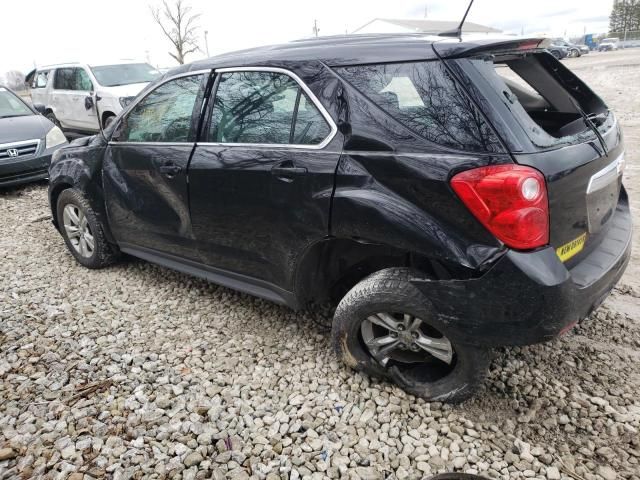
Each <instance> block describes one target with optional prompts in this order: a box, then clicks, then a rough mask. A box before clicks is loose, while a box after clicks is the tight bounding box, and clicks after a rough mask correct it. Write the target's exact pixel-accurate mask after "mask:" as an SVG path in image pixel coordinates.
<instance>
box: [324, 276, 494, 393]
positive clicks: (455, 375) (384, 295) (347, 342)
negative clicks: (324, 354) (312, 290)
mask: <svg viewBox="0 0 640 480" xmlns="http://www.w3.org/2000/svg"><path fill="white" fill-rule="evenodd" d="M411 275H412V272H411V270H409V269H406V268H392V269H387V270H382V271H380V272H377V273H374V274H373V275H371V276H370V277H368V278H366V279H365V280H363V281H362V282H360V283H359V284H357V285H356V286H355V287H354V288H353V289H351V291H349V293H347V295H345V297H344V298H343V299H342V301H341V302H340V304H339V305H338V308H337V310H336V313H335V316H334V322H333V333H332V336H333V344H334V348H335V350H336V352H337V354H338V357H339V358H341V359H342V360H343V361H344V362H345V363H346V364H347V365H349V366H350V367H352V368H355V369H356V370H360V371H363V372H366V373H368V374H371V375H374V376H381V377H385V378H388V379H391V380H393V381H394V382H395V383H396V384H398V385H399V386H400V387H401V388H403V389H404V390H406V391H407V392H409V393H411V394H414V395H416V396H419V397H422V398H425V399H427V400H438V401H449V402H459V401H462V400H464V399H466V398H468V397H470V396H471V395H472V394H473V392H474V391H475V389H476V388H477V387H478V386H479V385H480V384H481V383H482V381H483V380H484V377H485V375H486V371H487V368H488V365H489V355H488V352H487V350H485V349H481V348H478V347H474V346H470V345H464V344H461V343H459V342H456V341H455V340H454V339H452V338H450V337H449V336H448V335H447V328H446V327H445V326H443V325H441V324H440V322H438V321H437V319H436V316H435V315H434V312H433V309H432V307H431V306H430V304H429V301H428V299H427V298H425V297H424V295H422V294H421V293H420V292H419V291H418V289H417V288H416V287H415V286H413V285H412V284H411V283H410V281H409V278H410V277H411Z"/></svg>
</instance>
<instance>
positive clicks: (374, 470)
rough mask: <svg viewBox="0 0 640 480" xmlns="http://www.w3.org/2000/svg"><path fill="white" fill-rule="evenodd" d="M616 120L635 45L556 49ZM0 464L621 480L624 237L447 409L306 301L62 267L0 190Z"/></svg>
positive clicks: (628, 452)
mask: <svg viewBox="0 0 640 480" xmlns="http://www.w3.org/2000/svg"><path fill="white" fill-rule="evenodd" d="M566 64H567V65H569V66H571V67H572V68H575V69H576V71H577V72H578V73H579V74H580V75H581V76H582V77H583V78H585V80H587V81H588V82H589V83H590V84H591V85H593V86H594V87H595V89H596V90H597V91H598V92H599V93H600V94H601V95H603V97H604V98H605V99H606V101H607V102H608V103H609V105H610V106H611V107H612V108H613V109H614V110H615V111H616V114H617V115H618V118H619V119H620V121H621V123H622V124H623V126H624V127H625V133H626V142H627V161H628V164H629V168H628V170H627V173H626V175H627V181H626V183H627V186H628V188H629V190H630V192H631V195H632V196H633V198H632V201H633V209H634V211H635V213H636V218H640V216H639V215H638V209H639V207H640V192H639V190H640V180H639V179H638V178H639V177H638V165H640V156H639V154H638V148H639V147H640V116H639V114H638V111H640V89H639V88H638V83H637V78H638V75H639V74H640V50H635V51H624V52H616V53H607V54H590V55H589V56H588V57H586V58H580V59H572V60H571V61H568V62H566ZM0 212H2V213H1V216H0V229H1V231H2V236H0V258H1V259H2V263H1V264H0V275H1V279H2V282H1V284H0V352H1V354H0V478H31V477H40V476H43V477H45V478H69V479H73V480H77V479H82V478H84V479H89V478H103V477H109V478H114V479H123V478H142V477H145V478H147V477H148V478H183V479H194V478H215V479H221V478H237V479H241V478H249V477H251V478H268V479H275V478H291V479H296V478H300V477H311V478H326V477H330V478H338V477H346V478H363V479H377V478H422V477H424V476H428V475H430V474H434V473H436V472H442V471H445V470H456V471H466V472H471V473H474V472H477V473H481V474H484V475H486V476H489V477H494V478H503V479H515V478H548V479H551V480H554V479H559V478H567V479H568V478H574V479H576V480H591V479H601V478H602V479H605V480H614V479H616V478H618V479H620V478H627V479H640V434H639V433H638V430H639V429H640V396H639V393H638V392H639V391H640V373H639V369H638V366H639V365H640V324H639V321H638V318H639V316H638V312H639V308H638V305H639V302H638V297H639V296H640V285H639V281H640V275H638V265H639V263H640V262H638V259H639V255H640V252H639V251H638V245H639V244H640V242H638V241H637V240H636V247H635V250H634V260H633V263H632V264H631V266H630V268H629V270H628V272H627V274H626V275H625V277H624V278H623V280H622V282H621V283H620V285H619V286H618V288H616V290H615V291H614V293H613V295H612V296H611V297H610V298H609V299H608V300H607V301H606V302H605V304H604V305H603V306H602V307H601V308H600V309H598V310H597V311H596V312H595V313H594V314H593V315H592V316H591V318H589V319H588V320H587V321H586V322H584V323H583V324H582V325H581V326H579V327H577V328H576V329H574V330H573V331H572V332H570V333H569V334H568V335H566V336H565V337H563V338H561V339H558V340H556V341H554V342H551V343H549V344H546V345H537V346H532V347H528V348H509V349H501V350H499V351H497V352H496V357H495V360H494V362H493V364H492V367H491V372H490V374H489V378H488V380H487V382H486V386H485V388H484V389H483V390H482V391H481V392H480V393H479V395H478V396H477V397H476V398H475V399H473V400H470V401H468V402H466V403H465V404H462V405H458V406H449V405H443V404H439V403H427V402H425V401H423V400H420V399H415V398H413V397H412V396H410V395H407V394H405V393H404V392H402V391H401V390H400V389H398V388H396V387H394V386H392V385H390V384H387V383H380V382H378V381H375V380H371V379H369V378H367V377H364V376H362V375H359V374H353V373H352V372H351V371H349V370H347V369H346V368H345V367H343V366H342V365H340V364H338V363H337V361H336V360H335V358H334V355H333V353H332V351H331V348H330V343H329V341H328V337H327V335H326V334H325V333H324V332H323V331H322V329H321V328H319V327H318V326H317V323H316V322H318V321H322V320H323V319H322V318H321V317H320V316H319V315H317V314H296V313H293V312H291V311H289V310H287V309H285V308H282V307H278V306H275V305H273V304H269V303H268V302H265V301H262V300H258V299H254V298H251V297H249V296H246V295H243V294H239V293H236V292H233V291H231V290H228V289H225V288H221V287H217V286H215V285H212V284H208V283H206V282H203V281H200V280H197V279H193V278H190V277H187V276H184V275H181V274H178V273H174V272H172V271H169V270H165V269H162V268H159V267H155V266H153V265H150V264H147V263H144V262H141V261H135V260H132V261H128V262H126V263H122V264H119V265H117V266H114V267H111V268H108V269H106V270H102V271H90V270H86V269H84V268H82V267H80V266H79V265H78V264H76V262H75V261H74V260H73V259H72V257H71V256H70V255H69V254H68V253H67V251H66V250H65V247H64V244H63V242H62V240H61V238H60V237H59V235H58V234H57V233H56V232H54V230H53V228H52V226H51V225H50V223H49V218H48V208H47V205H46V187H45V186H44V185H42V184H40V185H33V186H28V187H24V188H19V189H14V190H10V191H8V192H3V193H0Z"/></svg>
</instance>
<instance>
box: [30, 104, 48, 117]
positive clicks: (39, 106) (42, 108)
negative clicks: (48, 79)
mask: <svg viewBox="0 0 640 480" xmlns="http://www.w3.org/2000/svg"><path fill="white" fill-rule="evenodd" d="M33 108H34V110H35V111H36V112H38V113H39V114H41V115H44V112H45V110H46V109H47V107H45V106H44V105H43V104H41V103H34V104H33Z"/></svg>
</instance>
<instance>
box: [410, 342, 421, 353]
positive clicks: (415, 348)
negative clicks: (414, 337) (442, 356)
mask: <svg viewBox="0 0 640 480" xmlns="http://www.w3.org/2000/svg"><path fill="white" fill-rule="evenodd" d="M411 350H413V351H414V352H417V351H418V350H420V347H419V346H418V345H416V344H415V343H414V344H412V345H411Z"/></svg>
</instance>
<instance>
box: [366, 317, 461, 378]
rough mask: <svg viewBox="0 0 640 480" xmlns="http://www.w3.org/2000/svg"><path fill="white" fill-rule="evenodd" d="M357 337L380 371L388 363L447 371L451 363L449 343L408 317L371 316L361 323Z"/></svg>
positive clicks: (423, 324)
mask: <svg viewBox="0 0 640 480" xmlns="http://www.w3.org/2000/svg"><path fill="white" fill-rule="evenodd" d="M360 334H361V335H362V340H363V342H364V345H365V347H366V348H367V350H368V351H369V354H370V355H371V356H372V357H373V358H375V359H376V361H377V362H378V363H379V364H380V365H382V366H383V367H387V366H388V365H389V363H390V362H391V361H393V363H394V364H396V365H406V366H411V365H415V364H421V363H436V364H438V363H439V364H440V366H442V367H446V366H451V365H452V362H453V360H454V349H453V347H452V345H451V342H450V341H449V339H447V338H446V337H445V336H444V335H442V334H441V333H440V332H438V331H437V330H436V329H434V328H433V327H431V326H430V325H428V324H427V323H425V322H424V321H423V320H422V319H420V318H418V317H416V316H413V315H410V314H407V313H388V312H380V313H377V314H374V315H370V316H369V317H367V318H366V319H365V320H364V321H363V322H362V324H361V326H360Z"/></svg>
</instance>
